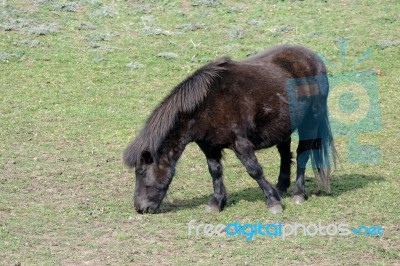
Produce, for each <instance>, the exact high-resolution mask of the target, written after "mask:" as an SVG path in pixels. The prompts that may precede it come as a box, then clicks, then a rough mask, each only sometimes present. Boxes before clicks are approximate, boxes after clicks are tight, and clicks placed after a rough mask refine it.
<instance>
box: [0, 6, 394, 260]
mask: <svg viewBox="0 0 400 266" xmlns="http://www.w3.org/2000/svg"><path fill="white" fill-rule="evenodd" d="M399 29H400V4H399V2H398V1H396V0H393V1H380V0H378V1H356V0H354V1H352V0H342V1H253V0H252V1H246V2H239V1H228V0H227V1H222V0H221V1H219V0H191V1H175V0H173V1H162V0H160V1H157V0H153V1H122V0H121V1H119V0H116V1H106V0H76V1H68V0H66V1H65V2H64V1H55V0H54V1H52V0H29V1H28V0H27V1H25V0H15V1H14V0H0V265H19V264H20V265H189V264H198V265H216V264H218V265H306V264H307V265H400V211H399V206H400V181H399V174H400V171H399V165H400V155H399V152H398V149H399V145H398V141H399V137H400V124H399V119H400V110H399V108H398V103H399V102H400V96H399V93H398V89H399V88H398V87H399V84H400V77H399V70H400V69H399V62H400V31H399ZM344 39H346V40H347V49H346V56H344V53H343V49H342V50H341V47H342V48H343V46H341V45H340V43H341V41H340V40H344ZM282 43H289V44H299V45H304V46H307V47H310V48H311V49H313V50H315V51H317V52H319V53H320V54H322V55H323V56H324V57H325V58H326V59H328V60H329V61H330V62H331V63H330V64H328V68H329V71H330V73H331V75H332V76H331V77H334V75H335V74H337V73H342V72H352V73H353V72H354V71H361V70H370V71H372V72H371V73H375V74H374V77H375V78H376V80H377V87H378V93H379V108H380V114H379V115H381V119H382V127H381V128H379V130H375V131H373V132H365V133H362V134H359V135H358V138H359V139H358V140H359V142H360V143H361V144H363V145H367V144H368V145H373V146H375V147H377V148H379V150H380V160H379V162H377V163H374V164H371V163H354V162H351V161H350V160H349V158H350V156H349V155H348V149H349V144H348V143H349V142H348V138H347V136H346V135H338V136H337V138H336V143H337V148H338V151H339V155H340V158H341V163H340V166H339V168H338V170H337V171H336V172H335V178H334V180H332V193H331V195H330V196H327V195H321V196H312V197H310V199H309V200H308V201H307V202H306V203H305V204H303V205H301V206H295V205H294V204H293V203H292V202H291V198H290V197H286V198H284V199H283V203H284V205H285V210H284V211H283V212H282V213H281V214H278V215H272V214H270V213H269V212H268V211H267V208H266V204H265V201H264V198H263V195H262V192H261V190H260V189H259V188H258V187H257V184H256V182H254V180H252V179H251V178H250V177H249V176H248V175H247V174H246V172H245V170H244V167H243V166H241V164H240V162H239V161H238V160H237V159H236V158H235V157H234V155H233V153H232V152H230V151H227V152H226V155H225V160H224V168H225V182H226V186H227V189H228V193H229V202H228V206H227V208H226V210H224V211H223V212H221V213H207V212H205V211H204V209H205V206H206V204H207V203H208V200H209V196H210V194H211V193H212V184H211V177H210V176H209V174H208V171H207V165H206V162H205V159H204V158H203V157H204V156H203V154H202V153H201V152H200V151H199V149H198V148H197V147H196V146H195V145H193V144H191V145H189V146H188V147H187V149H186V151H185V153H184V154H183V156H182V158H181V160H180V162H179V165H178V168H177V174H176V176H175V178H174V180H173V182H172V185H171V187H170V190H169V192H168V195H167V198H166V199H164V204H163V207H162V212H161V213H159V214H154V215H151V214H148V215H147V214H146V215H139V214H136V213H135V211H134V209H133V206H132V193H133V189H134V175H133V173H132V172H130V171H129V170H127V169H126V168H125V167H124V166H123V164H122V162H121V156H122V152H123V150H124V148H125V147H126V145H127V144H128V143H129V141H130V140H131V139H132V138H133V137H134V136H136V135H137V134H138V133H139V131H140V129H141V127H142V126H143V123H144V121H145V119H146V118H147V116H148V115H149V114H150V113H151V111H152V109H153V108H155V106H156V105H157V104H158V103H159V102H160V101H161V100H162V98H163V97H165V96H166V95H167V94H168V92H169V91H170V90H171V89H172V88H173V87H174V86H175V85H176V84H178V82H180V81H181V80H183V79H184V78H185V77H186V76H187V75H188V74H190V73H192V72H193V71H194V70H196V69H197V68H198V67H200V66H201V65H202V64H204V63H206V62H208V61H210V60H213V59H215V58H217V57H219V56H222V55H229V56H231V57H232V58H234V59H237V60H240V59H243V58H245V57H247V56H249V55H251V54H254V53H256V52H257V51H260V50H263V49H265V48H268V47H271V46H274V45H277V44H282ZM368 49H370V50H369V51H370V55H371V56H370V57H369V58H367V59H366V60H364V61H363V62H361V63H360V64H355V65H354V64H353V63H354V62H356V61H357V60H358V59H359V58H360V57H362V56H363V55H364V54H365V52H366V51H367V50H368ZM292 149H293V150H294V148H292ZM356 155H357V154H356ZM367 156H368V154H367ZM371 156H372V155H371ZM356 157H357V156H356ZM258 158H259V161H260V162H261V163H262V165H263V167H264V171H265V175H266V177H267V178H268V179H269V180H270V181H272V182H273V183H276V181H277V176H278V169H279V164H278V162H279V159H278V154H277V151H276V149H269V150H264V151H261V152H258ZM293 170H294V168H293ZM310 174H311V173H310ZM293 178H294V177H293V176H292V180H293ZM306 185H307V189H308V191H309V192H312V191H313V190H315V189H316V182H315V179H309V180H307V183H306ZM192 219H195V220H196V224H200V223H211V224H218V223H222V224H228V223H231V222H234V221H235V220H237V221H239V222H240V223H257V222H258V221H262V222H263V223H264V224H265V223H278V222H282V223H285V224H289V223H295V222H297V223H302V224H305V225H307V224H312V223H316V224H318V223H321V224H325V225H328V224H332V223H334V224H339V223H348V224H349V225H350V226H352V227H358V226H361V225H366V226H373V225H380V226H382V227H383V228H384V235H383V236H380V237H372V236H363V235H360V236H357V235H350V236H347V237H344V236H302V235H298V236H291V237H288V238H286V239H282V238H280V237H275V238H272V237H261V236H257V237H255V238H254V239H253V240H251V241H246V240H245V238H244V237H243V236H236V237H228V236H226V237H206V236H204V235H201V236H198V237H195V236H188V223H189V221H190V220H192Z"/></svg>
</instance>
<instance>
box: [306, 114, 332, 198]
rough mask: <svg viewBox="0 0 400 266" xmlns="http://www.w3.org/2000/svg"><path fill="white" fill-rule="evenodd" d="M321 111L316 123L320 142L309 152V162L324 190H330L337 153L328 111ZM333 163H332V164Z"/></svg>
mask: <svg viewBox="0 0 400 266" xmlns="http://www.w3.org/2000/svg"><path fill="white" fill-rule="evenodd" d="M325 110H326V111H325V112H323V114H322V117H320V123H319V125H318V137H319V140H320V143H318V144H319V145H318V146H319V147H317V149H313V150H312V152H311V163H312V166H313V169H314V170H316V171H315V174H316V175H317V176H319V179H320V181H321V183H322V186H323V188H324V189H325V191H326V192H330V177H331V175H332V172H333V171H332V167H333V169H336V165H337V162H338V155H337V151H336V148H335V145H334V141H333V135H332V130H331V126H330V123H329V119H328V111H327V109H325ZM332 164H333V165H332Z"/></svg>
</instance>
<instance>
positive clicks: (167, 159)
mask: <svg viewBox="0 0 400 266" xmlns="http://www.w3.org/2000/svg"><path fill="white" fill-rule="evenodd" d="M189 142H191V140H190V139H189V138H188V137H187V134H185V131H177V132H174V133H172V134H169V135H168V136H167V138H166V139H165V141H164V143H163V145H162V147H161V149H160V153H159V160H160V165H161V166H166V167H168V166H169V167H171V168H172V169H175V165H176V163H177V161H178V160H179V158H180V157H181V155H182V153H183V151H184V150H185V148H186V145H187V144H188V143H189Z"/></svg>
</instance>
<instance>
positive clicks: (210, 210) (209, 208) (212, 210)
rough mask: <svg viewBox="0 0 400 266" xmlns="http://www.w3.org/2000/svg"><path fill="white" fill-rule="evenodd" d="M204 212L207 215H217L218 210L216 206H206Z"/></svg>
mask: <svg viewBox="0 0 400 266" xmlns="http://www.w3.org/2000/svg"><path fill="white" fill-rule="evenodd" d="M205 211H206V212H208V213H217V212H219V208H218V206H216V205H207V206H206V208H205Z"/></svg>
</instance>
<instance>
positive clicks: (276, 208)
mask: <svg viewBox="0 0 400 266" xmlns="http://www.w3.org/2000/svg"><path fill="white" fill-rule="evenodd" d="M268 210H269V212H270V213H272V214H277V213H280V212H282V211H283V207H282V204H280V203H277V204H274V205H272V206H268Z"/></svg>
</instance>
